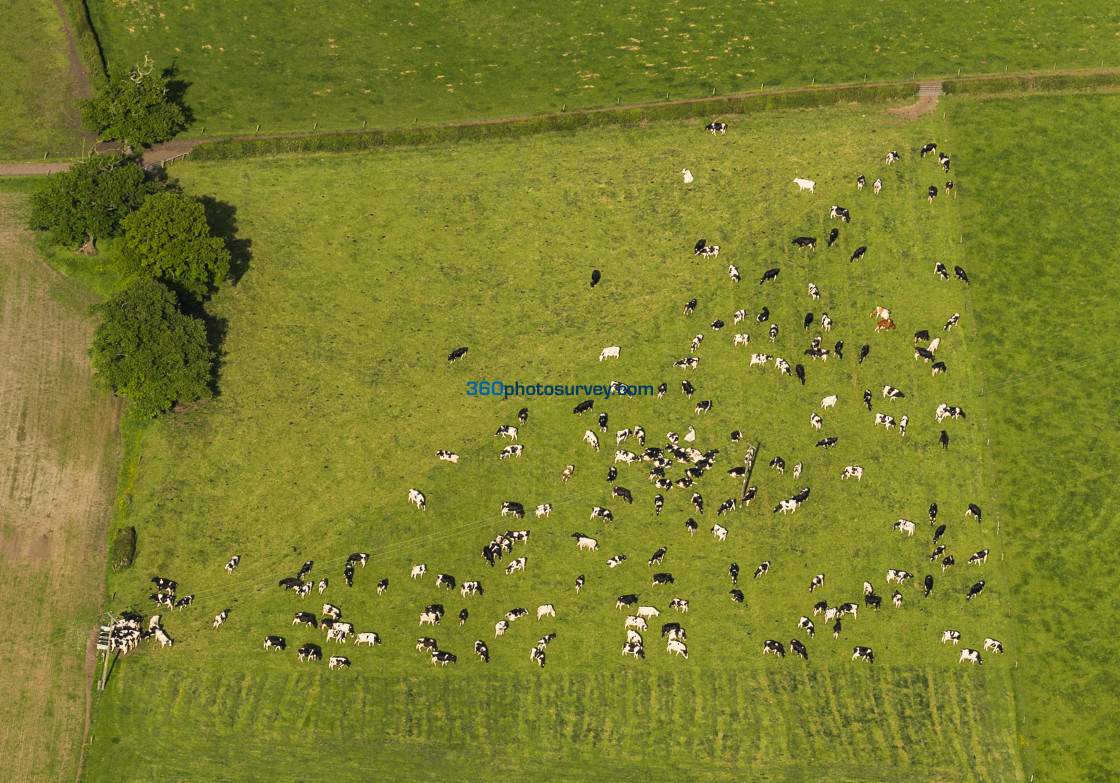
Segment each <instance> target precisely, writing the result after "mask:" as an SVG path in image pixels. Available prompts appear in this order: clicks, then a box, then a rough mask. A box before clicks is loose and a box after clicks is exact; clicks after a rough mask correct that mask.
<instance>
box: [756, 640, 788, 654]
mask: <svg viewBox="0 0 1120 783" xmlns="http://www.w3.org/2000/svg"><path fill="white" fill-rule="evenodd" d="M767 653H773V654H774V655H777V656H778V657H779V658H785V657H786V648H785V647H783V646H782V643H781V642H776V641H774V640H773V639H767V640H766V641H765V642H763V643H762V654H763V655H766V654H767Z"/></svg>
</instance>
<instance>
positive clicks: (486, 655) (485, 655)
mask: <svg viewBox="0 0 1120 783" xmlns="http://www.w3.org/2000/svg"><path fill="white" fill-rule="evenodd" d="M474 654H475V655H477V656H478V658H479V660H480V661H482V662H483V663H490V650H489V649H488V648H487V647H486V645H485V644H484V643H483V642H482V640H481V639H479V640H478V641H476V642H475V643H474Z"/></svg>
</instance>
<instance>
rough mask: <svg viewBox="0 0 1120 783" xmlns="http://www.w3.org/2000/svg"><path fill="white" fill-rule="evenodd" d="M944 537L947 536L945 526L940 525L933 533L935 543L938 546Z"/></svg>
mask: <svg viewBox="0 0 1120 783" xmlns="http://www.w3.org/2000/svg"><path fill="white" fill-rule="evenodd" d="M943 535H945V526H944V525H938V526H937V530H934V531H933V543H935V544H936V543H937V542H938V541H940V540H941V537H942V536H943Z"/></svg>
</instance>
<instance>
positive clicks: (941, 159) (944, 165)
mask: <svg viewBox="0 0 1120 783" xmlns="http://www.w3.org/2000/svg"><path fill="white" fill-rule="evenodd" d="M937 162H938V163H940V164H941V169H942V171H946V172H947V171H948V170H949V156H948V155H946V154H945V153H944V152H939V153H937Z"/></svg>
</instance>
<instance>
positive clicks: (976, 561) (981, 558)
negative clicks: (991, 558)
mask: <svg viewBox="0 0 1120 783" xmlns="http://www.w3.org/2000/svg"><path fill="white" fill-rule="evenodd" d="M968 562H969V565H980V564H981V563H986V562H988V550H987V549H981V550H980V551H979V552H977V553H975V554H974V555H973V556H972V557H970V558H968Z"/></svg>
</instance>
